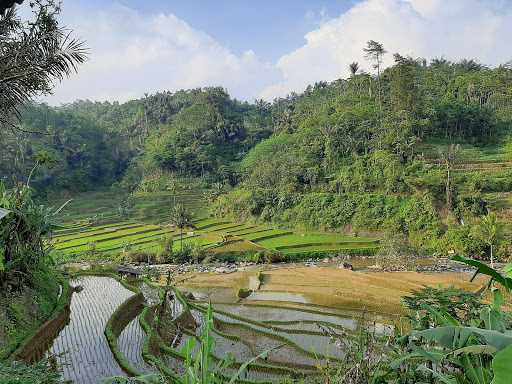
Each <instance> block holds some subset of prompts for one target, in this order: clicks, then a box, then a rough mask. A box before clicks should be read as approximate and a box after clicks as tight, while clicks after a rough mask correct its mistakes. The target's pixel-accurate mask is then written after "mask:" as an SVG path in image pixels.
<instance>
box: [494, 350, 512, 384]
mask: <svg viewBox="0 0 512 384" xmlns="http://www.w3.org/2000/svg"><path fill="white" fill-rule="evenodd" d="M492 370H493V372H494V380H493V384H510V383H511V382H512V345H510V346H508V347H507V348H505V349H503V350H502V351H500V352H499V353H497V354H496V356H494V360H493V361H492Z"/></svg>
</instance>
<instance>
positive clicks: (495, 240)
mask: <svg viewBox="0 0 512 384" xmlns="http://www.w3.org/2000/svg"><path fill="white" fill-rule="evenodd" d="M478 229H479V235H480V237H481V239H482V240H483V241H485V243H486V244H487V245H488V246H489V248H490V251H491V268H494V248H495V247H496V246H497V245H498V244H499V242H500V241H501V239H502V235H503V233H502V226H501V223H499V222H498V218H497V217H496V214H495V213H488V214H487V216H484V217H483V218H482V221H481V222H480V225H479V228H478Z"/></svg>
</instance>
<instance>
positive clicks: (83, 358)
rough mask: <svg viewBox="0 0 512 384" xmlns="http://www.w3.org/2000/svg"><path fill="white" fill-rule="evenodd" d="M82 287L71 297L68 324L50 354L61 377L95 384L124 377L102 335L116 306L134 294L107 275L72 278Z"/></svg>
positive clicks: (75, 381)
mask: <svg viewBox="0 0 512 384" xmlns="http://www.w3.org/2000/svg"><path fill="white" fill-rule="evenodd" d="M71 284H72V285H73V286H81V287H82V290H81V292H79V293H75V294H74V295H73V297H72V299H71V314H70V321H69V324H68V325H67V326H66V327H65V328H64V329H63V330H62V331H61V332H60V333H59V335H58V336H57V337H56V339H55V340H54V342H53V345H52V346H51V348H50V351H49V353H50V354H51V355H54V356H55V359H56V362H57V364H58V366H59V367H60V368H61V370H62V373H63V377H64V379H66V380H70V381H72V382H73V383H77V384H89V383H98V382H101V381H102V379H104V378H108V377H112V376H124V375H125V374H124V372H123V371H122V370H121V368H120V367H119V365H118V364H117V362H116V361H115V359H114V356H113V355H112V352H111V351H110V348H109V345H108V343H107V339H106V337H105V335H104V333H103V332H104V330H105V325H106V324H107V321H108V319H109V318H110V316H111V315H112V314H113V313H114V311H115V309H116V308H117V307H118V306H119V305H120V304H121V303H123V302H124V301H125V300H126V299H128V298H129V297H131V296H132V295H133V294H134V293H133V292H131V291H129V290H128V289H126V288H124V287H123V286H122V285H121V284H120V283H119V282H117V281H116V280H114V279H112V278H109V277H96V276H84V277H78V278H76V279H73V280H72V281H71Z"/></svg>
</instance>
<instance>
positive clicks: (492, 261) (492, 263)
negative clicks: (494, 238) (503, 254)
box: [491, 244, 494, 268]
mask: <svg viewBox="0 0 512 384" xmlns="http://www.w3.org/2000/svg"><path fill="white" fill-rule="evenodd" d="M491 268H494V255H493V253H492V244H491Z"/></svg>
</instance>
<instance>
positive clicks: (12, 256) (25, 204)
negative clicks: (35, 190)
mask: <svg viewBox="0 0 512 384" xmlns="http://www.w3.org/2000/svg"><path fill="white" fill-rule="evenodd" d="M0 208H4V209H7V210H9V211H11V213H10V214H9V215H7V216H6V217H4V218H3V219H1V222H0V225H1V227H0V260H1V262H0V265H1V266H2V268H1V269H0V285H3V284H5V283H6V281H7V280H11V282H12V283H13V284H14V285H15V286H19V285H21V284H20V283H21V282H24V281H26V280H30V278H31V273H32V272H33V271H36V270H37V269H38V267H39V266H40V265H41V264H44V263H46V262H47V261H48V260H47V253H46V251H45V248H44V245H43V241H44V238H45V237H48V236H50V235H51V233H52V231H53V229H54V228H55V227H56V226H57V223H56V214H57V213H58V212H59V211H60V209H59V210H57V211H54V210H53V209H50V208H46V207H44V206H42V205H38V204H36V203H35V202H34V200H33V199H32V191H31V189H30V188H29V187H27V186H24V185H20V186H18V187H16V188H15V189H13V190H10V191H8V190H6V189H5V187H4V185H3V184H2V183H0ZM15 276H16V277H15ZM13 278H15V279H16V280H17V281H18V283H16V282H15V281H12V279H13Z"/></svg>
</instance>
